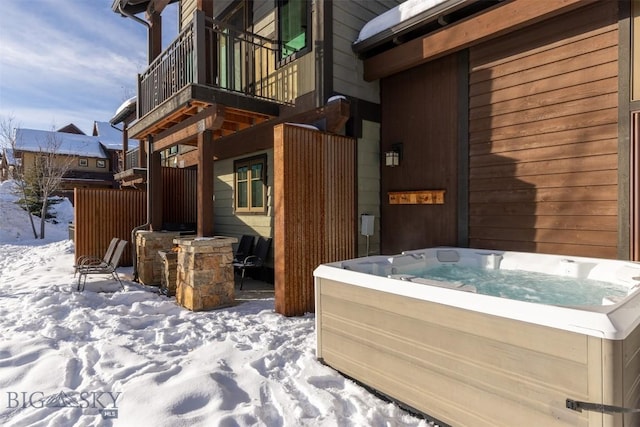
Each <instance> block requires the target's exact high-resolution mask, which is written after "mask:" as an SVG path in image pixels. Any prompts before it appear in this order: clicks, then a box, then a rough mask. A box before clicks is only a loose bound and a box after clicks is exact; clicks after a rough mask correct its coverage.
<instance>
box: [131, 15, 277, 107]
mask: <svg viewBox="0 0 640 427" xmlns="http://www.w3.org/2000/svg"><path fill="white" fill-rule="evenodd" d="M277 62H278V44H277V42H275V41H273V40H270V39H268V38H265V37H261V36H258V35H256V34H252V33H248V32H246V31H242V30H239V29H237V28H234V27H232V26H229V25H227V24H226V23H224V22H221V21H217V20H215V19H212V18H208V17H206V16H205V15H204V13H203V12H201V11H195V12H194V18H193V20H192V22H191V23H190V24H189V25H188V26H187V27H186V28H185V29H184V30H183V31H182V32H181V33H180V34H179V35H178V37H177V38H176V39H175V40H174V41H173V43H171V45H169V47H167V49H165V51H164V52H162V53H161V54H160V55H159V56H158V57H157V58H156V59H155V60H154V61H153V62H152V63H151V65H149V68H147V70H146V71H145V72H144V73H142V74H140V75H139V76H138V117H139V118H140V117H143V116H144V115H146V114H147V113H149V112H150V111H152V110H153V109H155V108H156V107H158V106H159V105H160V104H162V103H163V102H164V101H166V100H167V99H169V98H171V97H172V96H173V95H175V94H176V93H178V92H179V91H180V90H181V89H183V88H184V87H185V86H187V85H189V84H191V83H195V84H200V85H206V86H211V87H215V88H219V89H223V90H227V91H230V92H236V93H240V94H243V95H247V96H251V97H256V98H261V99H266V100H270V101H274V102H278V103H288V99H287V98H288V97H287V90H286V87H284V86H285V85H284V84H283V83H282V82H283V79H281V78H279V77H278V76H277V72H276V70H277Z"/></svg>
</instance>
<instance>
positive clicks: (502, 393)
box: [314, 265, 640, 427]
mask: <svg viewBox="0 0 640 427" xmlns="http://www.w3.org/2000/svg"><path fill="white" fill-rule="evenodd" d="M314 276H315V301H316V333H317V355H316V356H317V358H318V359H319V360H321V361H322V362H323V363H325V364H326V365H328V366H330V367H332V368H334V369H336V370H338V371H339V372H341V373H343V374H344V375H346V376H348V377H351V378H353V379H355V380H356V381H358V382H360V383H362V384H364V385H366V386H368V387H371V388H373V389H375V390H377V391H378V392H379V393H381V394H383V395H386V396H388V397H390V398H391V399H393V400H396V401H397V402H400V403H401V404H403V405H406V406H408V407H409V408H413V409H415V410H417V411H419V412H421V413H423V414H426V415H427V416H428V417H429V418H432V419H436V420H439V421H440V422H442V423H447V424H450V425H452V426H473V427H482V426H486V427H496V426H505V427H512V426H545V427H553V426H572V427H575V426H585V427H587V426H591V427H595V426H598V427H601V426H607V427H634V426H635V427H637V426H639V425H640V414H638V413H602V412H598V411H590V410H583V411H581V412H580V411H579V410H576V409H577V408H574V409H571V408H567V399H570V402H592V403H596V404H605V405H612V406H615V407H623V408H638V407H640V406H639V401H640V328H638V327H637V324H635V325H633V328H632V330H630V331H627V332H625V336H624V337H623V338H621V339H609V338H605V337H604V336H605V335H607V334H608V332H607V333H601V332H599V331H596V330H589V329H588V328H583V327H582V326H580V325H579V324H576V325H574V326H573V327H571V329H572V330H563V329H560V328H556V327H551V326H549V325H546V324H545V322H552V321H553V317H554V313H556V311H554V310H556V309H561V310H572V309H571V308H562V307H555V306H546V305H543V304H534V305H535V306H540V315H541V316H542V317H544V318H546V320H545V319H542V322H541V323H542V324H538V323H532V322H527V321H523V320H522V319H517V317H518V312H519V307H522V304H531V303H524V302H520V301H512V303H513V304H514V307H513V308H508V309H505V312H508V311H510V310H511V311H513V314H514V317H516V318H515V319H513V318H508V317H505V316H502V315H495V314H490V313H483V312H482V311H481V310H482V306H483V305H484V303H485V302H486V301H487V298H495V297H487V296H485V295H467V294H468V293H466V292H460V291H455V290H451V289H437V288H434V289H430V290H427V291H425V290H424V287H422V290H421V291H420V292H422V294H421V295H419V296H411V292H412V291H411V287H412V286H413V287H414V288H415V287H416V285H415V284H411V283H404V282H402V281H399V280H392V279H388V278H385V277H377V276H372V275H368V274H363V273H359V272H355V271H347V270H343V269H340V268H336V267H335V266H329V265H322V266H320V267H318V268H317V269H316V271H315V272H314ZM389 281H391V284H390V283H389ZM358 283H360V284H358ZM427 288H430V287H427ZM388 289H392V290H393V291H389V290H388ZM430 294H434V295H436V298H434V299H435V300H436V301H431V300H428V298H426V297H425V296H424V295H430ZM442 298H450V299H451V300H452V301H455V300H456V299H458V300H460V299H463V300H466V299H469V301H472V300H471V298H478V300H477V307H478V309H477V310H473V309H469V307H473V304H471V305H469V307H458V306H455V305H448V304H446V303H443V302H442V301H443V300H442ZM500 300H502V298H500ZM507 301H510V300H507ZM625 301H626V300H625ZM626 303H627V304H629V306H628V307H624V306H623V307H620V308H619V310H635V311H636V313H640V299H639V298H634V299H632V300H631V301H627V302H626ZM463 305H464V304H463ZM536 309H537V308H536ZM574 314H575V317H576V321H577V322H580V321H581V319H582V318H585V319H589V318H592V317H594V316H602V313H597V312H586V313H585V312H584V311H583V310H575V313H574V312H571V311H570V312H569V315H570V316H573V315H574ZM636 323H637V322H636ZM610 326H611V328H616V327H617V325H615V321H612V324H611V325H610ZM581 331H582V332H581Z"/></svg>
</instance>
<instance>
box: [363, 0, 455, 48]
mask: <svg viewBox="0 0 640 427" xmlns="http://www.w3.org/2000/svg"><path fill="white" fill-rule="evenodd" d="M446 1H449V0H407V1H406V2H404V3H402V4H399V5H398V6H396V7H394V8H393V9H389V10H387V11H386V12H385V13H383V14H382V15H380V16H376V17H375V18H373V19H372V20H371V21H369V22H367V23H366V24H365V25H364V27H362V30H360V35H359V36H358V39H357V40H356V41H355V42H356V43H358V42H361V41H363V40H366V39H368V38H369V37H373V36H375V35H376V34H378V33H381V32H382V31H384V30H387V29H389V28H393V27H394V26H396V25H398V24H400V23H402V22H404V21H406V20H408V19H410V18H413V17H414V16H416V15H418V14H420V13H422V12H424V11H426V10H428V9H431V8H434V7H436V6H438V5H439V4H441V3H444V2H446Z"/></svg>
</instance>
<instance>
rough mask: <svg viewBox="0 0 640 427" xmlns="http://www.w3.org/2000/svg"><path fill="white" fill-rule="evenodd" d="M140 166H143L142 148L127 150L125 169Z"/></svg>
mask: <svg viewBox="0 0 640 427" xmlns="http://www.w3.org/2000/svg"><path fill="white" fill-rule="evenodd" d="M140 167H142V165H141V164H140V148H134V149H132V150H129V151H127V154H126V156H125V166H124V170H129V169H133V168H140Z"/></svg>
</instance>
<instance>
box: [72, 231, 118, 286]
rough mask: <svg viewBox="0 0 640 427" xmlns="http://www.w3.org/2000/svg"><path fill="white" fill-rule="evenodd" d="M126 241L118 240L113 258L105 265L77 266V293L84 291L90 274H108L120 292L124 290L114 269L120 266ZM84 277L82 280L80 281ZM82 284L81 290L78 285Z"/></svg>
mask: <svg viewBox="0 0 640 427" xmlns="http://www.w3.org/2000/svg"><path fill="white" fill-rule="evenodd" d="M127 243H129V242H127V241H126V240H120V241H119V242H118V244H117V245H116V249H115V251H114V252H113V256H112V257H111V259H110V260H109V262H108V263H107V265H87V266H79V267H78V272H79V273H80V276H78V291H84V286H85V284H86V283H87V276H89V275H90V274H110V275H111V277H113V278H114V279H115V280H116V281H117V282H118V283H119V284H120V287H121V288H122V290H124V285H123V284H122V281H121V280H120V277H118V272H117V271H116V269H117V268H118V265H120V259H121V258H122V253H123V252H124V248H125V247H126V246H127ZM83 276H84V280H82V278H83ZM81 283H82V288H81V287H80V284H81Z"/></svg>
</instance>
